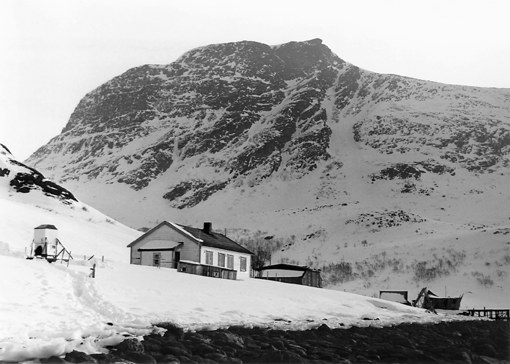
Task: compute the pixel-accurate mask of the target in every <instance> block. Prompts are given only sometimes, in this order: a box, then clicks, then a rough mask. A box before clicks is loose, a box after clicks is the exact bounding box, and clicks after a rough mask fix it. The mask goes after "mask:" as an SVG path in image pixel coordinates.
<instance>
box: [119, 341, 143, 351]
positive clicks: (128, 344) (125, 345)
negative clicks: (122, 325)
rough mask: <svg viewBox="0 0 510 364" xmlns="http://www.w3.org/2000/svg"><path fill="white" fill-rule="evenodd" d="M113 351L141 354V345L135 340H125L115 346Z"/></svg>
mask: <svg viewBox="0 0 510 364" xmlns="http://www.w3.org/2000/svg"><path fill="white" fill-rule="evenodd" d="M115 351H117V352H121V353H122V352H126V351H129V352H131V351H136V352H143V351H144V348H143V344H142V343H141V342H140V341H139V340H137V339H132V338H129V339H126V340H124V341H123V342H121V343H120V344H118V345H117V346H115Z"/></svg>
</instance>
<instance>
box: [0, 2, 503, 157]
mask: <svg viewBox="0 0 510 364" xmlns="http://www.w3.org/2000/svg"><path fill="white" fill-rule="evenodd" d="M508 14H510V2H509V1H508V0H493V1H491V0H488V1H484V2H483V4H482V2H480V1H470V0H462V1H448V0H439V1H435V0H427V1H408V0H405V1H395V0H385V1H381V0H373V1H369V0H364V1H363V0H357V1H341V0H314V1H301V0H299V1H296V0H292V1H287V0H278V1H274V0H257V1H239V0H237V1H236V0H214V1H210V0H195V1H192V0H188V1H171V0H168V1H162V0H153V1H146V0H140V1H135V0H122V1H121V0H111V1H106V0H87V1H77V0H74V1H71V0H65V1H64V0H61V1H57V0H53V1H48V0H46V1H39V0H25V1H23V0H19V1H14V0H3V1H1V2H0V34H1V36H0V49H1V53H2V55H1V57H0V126H1V131H2V133H1V136H2V138H1V140H0V142H1V143H3V144H5V145H6V146H7V147H9V149H10V150H11V152H12V153H13V154H14V155H15V156H16V157H17V158H18V159H21V160H23V159H25V158H27V157H28V156H29V155H30V154H31V153H33V152H34V151H35V150H36V149H37V148H38V147H40V146H42V145H44V144H45V143H47V142H48V141H49V139H51V138H52V137H54V136H56V135H58V134H59V133H60V131H61V130H62V128H63V127H64V126H65V125H66V123H67V121H68V119H69V117H70V115H71V113H72V112H73V110H74V108H75V107H76V105H77V104H78V102H79V100H80V99H81V98H82V97H83V96H84V95H85V94H86V93H87V92H89V91H91V90H93V89H94V88H96V87H98V86H99V85H101V84H102V83H104V82H106V81H108V80H109V79H111V78H113V77H115V76H117V75H119V74H121V73H123V72H125V71H126V70H128V69H129V68H132V67H136V66H140V65H143V64H148V63H151V64H168V63H171V62H173V61H174V60H176V59H177V57H179V56H180V55H181V54H183V53H185V52H186V51H188V50H190V49H192V48H195V47H199V46H203V45H208V44H211V43H223V42H233V41H241V40H253V41H258V42H262V43H266V44H269V45H273V44H280V43H285V42H289V41H303V40H309V39H313V38H321V39H322V40H323V42H324V44H326V45H327V46H328V47H329V48H330V49H331V50H332V51H333V52H335V53H336V54H337V55H338V56H339V57H340V58H342V59H344V60H345V61H348V62H351V63H353V64H355V65H357V66H359V67H362V68H364V69H367V70H370V71H375V72H380V73H394V74H399V75H404V76H410V77H415V78H420V79H425V80H432V81H438V82H443V83H452V84H462V85H470V86H483V87H505V88H509V87H510V73H509V71H508V64H509V63H510V62H509V61H510V42H509V41H508V35H509V34H510V26H509V22H508Z"/></svg>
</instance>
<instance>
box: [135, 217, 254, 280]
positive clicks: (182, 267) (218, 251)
mask: <svg viewBox="0 0 510 364" xmlns="http://www.w3.org/2000/svg"><path fill="white" fill-rule="evenodd" d="M128 248H130V249H131V264H138V265H148V266H155V267H165V268H174V269H177V270H178V271H179V272H184V273H191V274H198V275H205V276H211V277H218V278H227V279H238V278H249V277H250V266H251V256H252V253H251V252H250V251H249V250H248V249H246V248H245V247H243V246H241V245H239V244H238V243H236V242H235V241H233V240H232V239H229V238H228V237H226V236H225V235H223V234H220V233H217V232H215V231H213V229H212V223H210V222H205V223H204V226H203V228H202V229H200V228H194V227H190V226H184V225H180V224H176V223H174V222H169V221H163V222H162V223H160V224H158V225H157V226H155V227H153V228H152V229H150V230H149V231H147V232H146V233H145V234H143V235H142V236H140V237H139V238H138V239H136V240H135V241H133V242H132V243H131V244H129V245H128Z"/></svg>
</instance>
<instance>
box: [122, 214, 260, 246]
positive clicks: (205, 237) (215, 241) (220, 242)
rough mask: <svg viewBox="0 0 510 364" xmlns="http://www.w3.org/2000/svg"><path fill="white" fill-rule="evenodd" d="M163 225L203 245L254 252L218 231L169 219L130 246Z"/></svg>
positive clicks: (134, 242)
mask: <svg viewBox="0 0 510 364" xmlns="http://www.w3.org/2000/svg"><path fill="white" fill-rule="evenodd" d="M163 225H166V226H169V227H171V228H173V229H174V230H176V231H178V232H180V233H181V234H183V235H185V236H187V237H188V238H191V239H193V240H195V241H196V242H197V243H200V244H202V245H203V246H208V247H211V248H218V249H225V250H230V251H235V252H238V253H244V254H253V253H252V252H250V251H249V250H248V249H246V248H245V247H243V246H241V245H239V244H238V243H236V242H235V241H233V240H231V239H229V238H227V237H226V236H225V235H223V234H219V233H216V232H211V233H207V232H205V231H204V230H203V229H198V228H194V227H190V226H184V225H180V224H176V223H173V222H169V221H163V222H161V223H159V224H158V225H156V226H155V227H153V228H152V229H150V230H149V231H147V232H146V233H145V234H143V235H141V236H140V237H138V239H136V240H135V241H133V242H132V243H131V244H129V245H128V248H130V247H132V246H133V245H135V244H136V243H137V242H139V241H140V240H142V239H143V238H144V237H145V236H147V235H148V234H150V233H151V232H153V231H154V230H157V229H159V228H160V227H161V226H163Z"/></svg>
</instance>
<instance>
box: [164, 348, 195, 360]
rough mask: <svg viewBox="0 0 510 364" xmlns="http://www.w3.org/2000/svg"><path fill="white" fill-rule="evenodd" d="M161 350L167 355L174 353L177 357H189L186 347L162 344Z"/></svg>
mask: <svg viewBox="0 0 510 364" xmlns="http://www.w3.org/2000/svg"><path fill="white" fill-rule="evenodd" d="M161 352H162V353H163V354H166V355H168V354H170V355H175V356H176V357H179V358H182V357H187V358H189V357H190V356H191V353H190V352H189V351H188V350H187V349H183V348H180V347H177V346H162V347H161Z"/></svg>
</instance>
